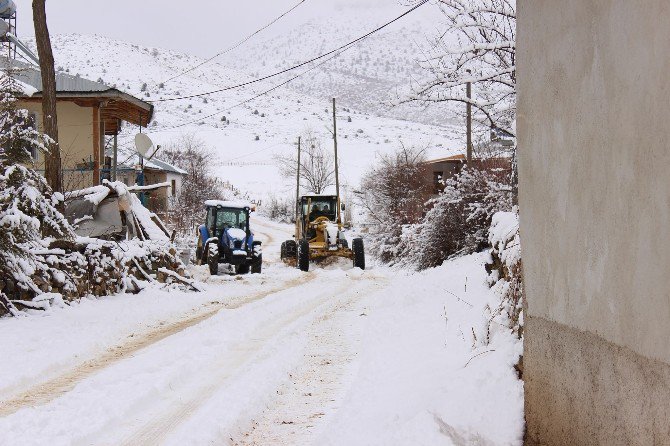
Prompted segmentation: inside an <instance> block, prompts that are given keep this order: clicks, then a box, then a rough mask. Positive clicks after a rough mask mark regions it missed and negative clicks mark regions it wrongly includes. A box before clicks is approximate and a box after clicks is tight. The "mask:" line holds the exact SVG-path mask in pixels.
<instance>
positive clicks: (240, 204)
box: [205, 200, 253, 209]
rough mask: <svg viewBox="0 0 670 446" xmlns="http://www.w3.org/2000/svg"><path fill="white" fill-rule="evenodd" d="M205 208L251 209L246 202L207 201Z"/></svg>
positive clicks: (250, 205) (251, 206) (249, 204)
mask: <svg viewBox="0 0 670 446" xmlns="http://www.w3.org/2000/svg"><path fill="white" fill-rule="evenodd" d="M205 206H215V207H216V206H221V207H222V208H233V209H244V208H249V209H251V208H253V205H252V204H251V203H248V202H246V201H227V200H207V201H205Z"/></svg>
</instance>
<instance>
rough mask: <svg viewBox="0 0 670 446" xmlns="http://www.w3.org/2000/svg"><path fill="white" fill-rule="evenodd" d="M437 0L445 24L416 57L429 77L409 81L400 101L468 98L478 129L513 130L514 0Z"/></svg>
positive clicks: (514, 111)
mask: <svg viewBox="0 0 670 446" xmlns="http://www.w3.org/2000/svg"><path fill="white" fill-rule="evenodd" d="M437 5H438V7H439V8H440V9H441V11H442V13H443V14H444V17H445V19H446V25H445V29H444V31H442V32H440V34H439V36H438V37H436V38H434V42H433V45H431V47H430V49H428V50H427V51H426V52H425V57H423V58H422V60H420V61H419V62H420V64H421V66H422V67H423V68H424V69H425V72H426V73H427V77H426V78H425V79H422V80H417V81H415V82H413V83H412V84H411V86H410V91H409V92H403V93H401V94H400V97H399V101H398V102H400V103H401V102H419V103H422V104H433V103H461V104H468V103H469V104H471V105H472V108H473V121H474V123H475V125H477V124H479V129H480V131H486V130H488V129H502V130H504V131H506V132H508V133H511V134H514V130H513V122H514V120H515V117H516V116H515V115H516V1H515V0H439V1H438V4H437ZM468 82H470V83H471V84H472V95H471V96H472V97H471V98H470V99H469V98H468V97H467V95H466V85H467V83H468Z"/></svg>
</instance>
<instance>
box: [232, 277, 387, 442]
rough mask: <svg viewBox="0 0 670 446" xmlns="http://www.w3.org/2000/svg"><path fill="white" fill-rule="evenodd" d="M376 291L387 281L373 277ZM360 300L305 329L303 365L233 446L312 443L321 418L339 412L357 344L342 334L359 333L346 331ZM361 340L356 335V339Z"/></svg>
mask: <svg viewBox="0 0 670 446" xmlns="http://www.w3.org/2000/svg"><path fill="white" fill-rule="evenodd" d="M371 280H372V281H373V284H374V285H375V286H376V290H374V291H373V292H375V293H376V292H379V291H381V290H383V289H384V288H386V286H387V285H388V280H386V278H385V277H382V276H379V277H373V278H371ZM359 297H360V296H351V297H349V298H348V299H346V300H345V301H340V302H338V303H337V304H336V305H334V306H333V307H332V309H330V311H328V312H327V313H325V314H324V315H322V316H321V317H319V318H318V319H317V320H315V321H314V323H312V325H311V326H310V328H309V332H310V341H309V344H308V347H307V350H306V351H305V356H304V362H303V363H302V364H301V365H300V366H299V367H298V368H297V369H296V370H294V372H293V373H292V374H291V381H290V382H289V383H287V384H285V385H284V386H282V387H281V388H280V389H279V390H278V391H277V397H276V398H275V400H274V401H273V402H272V404H270V405H269V407H268V409H266V410H265V411H264V412H263V413H262V414H259V417H258V418H257V419H255V420H252V421H251V428H250V429H249V430H247V431H246V432H245V433H243V434H242V435H241V437H239V439H237V440H234V441H233V445H234V446H264V445H269V444H272V445H275V446H280V445H284V446H290V445H297V444H300V445H307V444H312V443H313V442H314V440H315V438H314V437H315V435H316V434H317V431H318V429H319V427H320V426H321V424H322V422H323V420H324V419H327V418H328V416H329V415H331V414H332V413H333V412H335V411H337V409H338V405H339V403H340V401H341V397H342V395H343V391H344V390H345V388H346V376H347V375H348V374H349V373H350V368H351V364H352V362H353V361H354V359H355V356H356V348H355V347H354V345H352V344H355V343H357V342H358V341H359V339H347V336H342V334H343V333H344V332H349V333H351V332H352V330H353V331H356V330H362V328H361V327H355V328H349V329H347V328H345V326H346V325H352V322H353V323H355V319H353V320H352V319H347V313H350V314H353V315H354V317H360V316H362V315H363V314H362V313H359V311H361V307H365V302H364V301H363V302H361V301H360V300H359ZM358 336H360V333H359V334H358Z"/></svg>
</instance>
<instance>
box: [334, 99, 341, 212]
mask: <svg viewBox="0 0 670 446" xmlns="http://www.w3.org/2000/svg"><path fill="white" fill-rule="evenodd" d="M333 142H334V146H335V194H336V195H337V224H342V215H341V208H342V206H341V205H340V172H339V164H340V163H339V159H338V158H337V118H336V116H335V98H333Z"/></svg>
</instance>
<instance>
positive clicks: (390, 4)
mask: <svg viewBox="0 0 670 446" xmlns="http://www.w3.org/2000/svg"><path fill="white" fill-rule="evenodd" d="M14 1H15V2H16V4H17V17H18V35H19V38H25V37H31V36H33V35H34V31H33V23H32V2H31V0H14ZM296 3H298V0H246V1H244V0H243V1H233V0H188V1H177V0H167V1H166V0H115V1H113V2H102V1H99V0H47V2H46V5H47V21H48V26H49V31H50V32H51V33H52V34H66V33H79V34H100V35H104V36H108V37H112V38H115V39H119V40H125V41H129V42H133V43H140V44H143V45H146V46H157V47H162V48H169V49H174V50H179V51H183V52H186V53H190V54H194V55H199V56H210V55H212V54H215V53H216V52H218V51H219V50H220V49H221V48H223V47H225V46H226V45H229V44H231V43H233V42H236V41H237V40H239V39H240V38H241V37H244V36H245V35H247V34H249V33H251V32H253V31H255V30H256V29H258V28H259V27H260V26H262V25H264V24H266V23H267V22H269V21H270V20H272V19H273V18H274V17H276V16H277V15H279V14H281V13H282V12H283V11H285V10H287V9H288V8H290V7H291V6H293V5H295V4H296ZM399 3H405V4H406V3H407V0H307V1H306V2H305V3H304V4H303V5H301V6H300V8H298V9H297V10H296V12H295V13H293V14H291V15H290V16H287V17H286V19H284V20H282V23H281V25H282V26H287V25H291V24H293V25H297V24H299V23H300V22H301V21H305V20H308V19H310V18H313V17H315V16H318V15H323V14H328V13H333V14H341V15H342V19H343V20H347V18H349V19H351V18H353V17H352V16H354V15H355V13H354V12H353V11H352V10H351V9H349V8H350V7H351V6H352V5H356V7H360V5H361V4H365V5H366V6H368V7H371V6H375V7H379V9H380V22H381V21H383V20H384V19H387V18H389V17H391V16H392V15H393V14H394V13H396V12H397V11H401V10H404V9H406V8H407V7H406V6H401V5H399ZM168 5H169V6H168ZM341 7H344V8H345V9H344V10H342V9H341ZM336 8H340V9H339V10H338V9H336ZM347 16H349V17H347Z"/></svg>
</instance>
